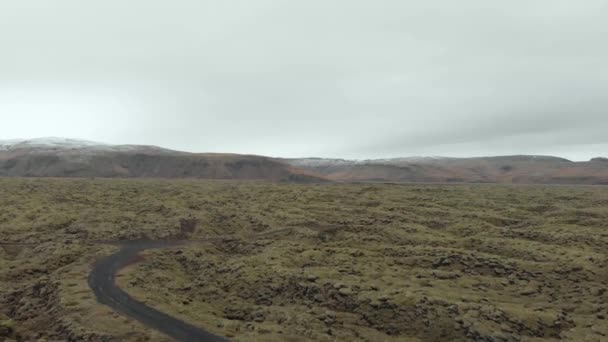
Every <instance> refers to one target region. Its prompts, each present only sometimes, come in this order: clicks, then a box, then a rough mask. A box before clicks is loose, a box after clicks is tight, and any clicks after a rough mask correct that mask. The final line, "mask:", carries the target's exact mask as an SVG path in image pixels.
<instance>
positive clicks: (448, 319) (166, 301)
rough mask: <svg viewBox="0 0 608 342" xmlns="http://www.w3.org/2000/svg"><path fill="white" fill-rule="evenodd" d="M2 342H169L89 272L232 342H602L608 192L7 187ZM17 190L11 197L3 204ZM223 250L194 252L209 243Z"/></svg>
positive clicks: (39, 182)
mask: <svg viewBox="0 0 608 342" xmlns="http://www.w3.org/2000/svg"><path fill="white" fill-rule="evenodd" d="M0 191H1V192H2V194H3V196H0V232H1V233H2V235H3V241H2V243H1V244H0V341H1V340H3V339H4V340H17V341H31V340H36V339H46V340H74V341H76V340H77V341H168V338H167V337H165V336H163V335H161V334H160V333H158V332H156V331H154V330H152V329H149V328H147V327H145V326H143V325H142V324H140V323H138V322H137V321H135V320H133V319H130V318H129V317H125V316H122V315H120V314H117V313H115V312H113V311H112V310H111V309H110V308H108V307H106V306H103V305H100V304H99V303H97V302H96V300H95V296H94V295H93V293H92V291H91V289H90V288H89V287H88V285H87V276H88V274H89V272H90V270H91V269H92V265H93V263H94V262H95V260H97V259H98V258H100V257H101V256H105V255H109V254H111V253H112V252H114V251H116V250H117V243H119V242H120V241H122V240H133V239H138V238H142V237H147V238H151V239H176V238H180V239H183V238H187V239H190V240H192V241H193V243H191V244H188V245H184V246H176V247H174V248H167V249H158V250H149V251H146V252H144V254H143V255H142V257H141V259H140V261H139V262H137V263H134V264H133V265H131V266H130V267H128V268H126V269H124V270H123V271H122V272H121V273H120V274H119V276H118V278H117V282H118V284H119V285H120V286H121V287H122V288H123V289H125V290H126V291H127V292H128V293H129V294H130V295H131V296H133V297H134V298H136V299H138V300H140V301H142V302H144V303H146V304H147V305H149V306H152V307H154V308H156V309H158V310H160V311H162V312H166V313H168V314H170V315H172V316H174V317H176V318H178V319H182V320H184V321H186V322H189V323H191V324H193V325H197V326H200V327H202V328H204V329H206V330H209V331H210V332H212V333H214V334H218V335H221V336H225V337H228V338H230V339H231V340H234V341H554V340H560V339H561V340H569V341H603V340H606V338H608V321H607V317H608V292H607V290H608V288H607V286H606V284H607V283H608V272H607V270H606V268H605V265H606V262H607V261H608V255H607V254H606V251H607V250H608V249H607V247H608V234H607V233H606V229H608V210H607V209H606V208H607V205H608V191H607V189H606V188H605V187H586V186H579V187H547V186H503V185H385V184H335V183H329V184H314V185H302V184H277V183H258V182H235V181H195V180H122V179H119V180H110V179H95V180H93V179H35V178H31V179H23V178H0ZM4 194H7V195H4ZM214 236H215V237H220V236H221V237H222V238H220V239H215V240H212V241H211V242H202V241H201V242H196V241H197V240H198V239H203V238H208V237H214Z"/></svg>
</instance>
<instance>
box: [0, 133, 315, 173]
mask: <svg viewBox="0 0 608 342" xmlns="http://www.w3.org/2000/svg"><path fill="white" fill-rule="evenodd" d="M0 176H26V177H125V178H128V177H151V178H205V179H247V180H268V181H293V182H317V181H324V179H323V178H321V177H317V176H315V175H312V174H310V173H309V172H308V171H304V170H300V169H298V168H296V167H293V166H291V165H289V164H287V163H285V162H282V161H279V160H277V159H273V158H268V157H262V156H252V155H238V154H216V153H205V154H198V153H187V152H179V151H173V150H168V149H164V148H160V147H156V146H140V145H108V144H102V143H96V142H90V141H82V140H73V139H62V138H43V139H31V140H10V141H1V140H0Z"/></svg>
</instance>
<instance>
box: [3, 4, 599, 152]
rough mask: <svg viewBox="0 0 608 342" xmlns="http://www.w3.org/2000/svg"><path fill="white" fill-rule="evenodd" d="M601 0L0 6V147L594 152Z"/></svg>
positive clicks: (266, 150) (237, 150)
mask: <svg viewBox="0 0 608 342" xmlns="http://www.w3.org/2000/svg"><path fill="white" fill-rule="evenodd" d="M606 10H608V1H600V0H588V1H584V2H576V3H575V2H572V1H568V0H534V1H523V0H518V1H509V2H503V3H497V2H488V1H482V0H478V1H459V2H447V1H425V2H423V3H422V2H419V3H415V2H408V1H402V0H382V1H362V0H349V1H346V0H334V1H321V0H313V1H306V2H304V1H297V2H296V1H289V0H257V1H245V0H232V1H219V0H216V1H194V0H181V1H170V2H169V1H157V0H148V1H143V0H133V1H129V2H128V3H127V2H124V1H118V0H108V1H103V2H101V1H98V2H82V1H77V0H56V1H52V2H49V1H44V0H23V1H18V2H15V1H13V2H6V3H2V4H0V42H2V45H1V46H0V50H1V51H0V52H1V53H0V120H1V123H2V124H0V138H17V137H32V136H49V135H53V136H68V137H77V138H86V139H91V140H100V141H107V142H114V143H146V144H157V145H162V146H166V147H170V148H176V149H183V150H190V151H223V152H226V151H228V152H240V153H257V154H267V155H275V156H338V157H354V158H373V157H390V156H408V155H419V154H432V155H439V154H446V155H455V156H467V155H480V154H503V153H509V154H511V153H534V154H537V153H543V154H554V155H560V156H565V157H568V158H573V159H587V158H589V157H592V156H594V155H596V154H603V155H606V154H607V153H608V138H606V136H608V134H604V133H603V132H606V131H608V113H607V108H608V100H606V99H605V98H606V96H605V94H604V90H605V89H608V62H606V61H608V45H606V44H604V42H605V41H606V40H608V24H607V23H606V21H605V20H604V19H605V18H604V15H605V13H606Z"/></svg>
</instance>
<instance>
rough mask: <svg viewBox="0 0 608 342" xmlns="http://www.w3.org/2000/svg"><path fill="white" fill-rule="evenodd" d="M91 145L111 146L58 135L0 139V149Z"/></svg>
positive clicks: (81, 146)
mask: <svg viewBox="0 0 608 342" xmlns="http://www.w3.org/2000/svg"><path fill="white" fill-rule="evenodd" d="M91 146H110V145H108V144H104V143H99V142H94V141H88V140H78V139H68V138H57V137H45V138H34V139H10V140H0V149H4V150H9V149H15V148H24V147H58V148H83V147H91Z"/></svg>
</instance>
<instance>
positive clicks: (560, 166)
mask: <svg viewBox="0 0 608 342" xmlns="http://www.w3.org/2000/svg"><path fill="white" fill-rule="evenodd" d="M285 161H286V162H287V163H289V164H291V165H293V166H295V167H298V168H301V169H305V170H308V171H310V172H312V173H315V174H318V175H320V176H323V177H327V178H328V179H331V180H335V181H348V182H366V181H379V182H442V183H449V182H464V183H472V182H475V183H519V184H608V159H606V158H594V159H592V160H591V161H589V162H572V161H570V160H567V159H564V158H558V157H551V156H525V155H518V156H500V157H481V158H444V157H413V158H395V159H374V160H350V161H349V160H344V159H321V158H301V159H286V160H285Z"/></svg>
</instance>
